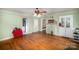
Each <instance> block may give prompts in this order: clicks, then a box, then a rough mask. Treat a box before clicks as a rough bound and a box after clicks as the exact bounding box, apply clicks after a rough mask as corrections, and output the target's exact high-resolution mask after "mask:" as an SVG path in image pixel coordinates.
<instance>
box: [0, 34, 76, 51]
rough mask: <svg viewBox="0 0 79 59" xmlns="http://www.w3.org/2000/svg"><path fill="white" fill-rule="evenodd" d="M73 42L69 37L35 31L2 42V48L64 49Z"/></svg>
mask: <svg viewBox="0 0 79 59" xmlns="http://www.w3.org/2000/svg"><path fill="white" fill-rule="evenodd" d="M71 44H76V43H74V42H72V41H71V40H69V39H66V38H62V37H57V36H51V35H48V34H44V33H34V34H30V35H26V36H23V37H19V38H14V39H9V40H6V41H1V42H0V50H63V49H64V48H66V47H67V46H69V45H71Z"/></svg>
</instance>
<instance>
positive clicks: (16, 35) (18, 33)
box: [12, 28, 23, 38]
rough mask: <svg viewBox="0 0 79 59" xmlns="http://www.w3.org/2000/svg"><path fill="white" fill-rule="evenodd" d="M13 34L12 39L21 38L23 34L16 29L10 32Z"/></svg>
mask: <svg viewBox="0 0 79 59" xmlns="http://www.w3.org/2000/svg"><path fill="white" fill-rule="evenodd" d="M12 34H13V37H14V38H16V37H20V36H23V32H22V30H21V29H18V28H15V29H14V30H13V32H12Z"/></svg>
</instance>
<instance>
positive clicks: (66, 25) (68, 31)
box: [58, 15, 73, 38]
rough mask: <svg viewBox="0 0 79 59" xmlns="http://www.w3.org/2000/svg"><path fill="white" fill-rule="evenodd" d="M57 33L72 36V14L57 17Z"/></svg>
mask: <svg viewBox="0 0 79 59" xmlns="http://www.w3.org/2000/svg"><path fill="white" fill-rule="evenodd" d="M58 35H59V36H64V37H69V38H73V15H67V16H60V17H59V21H58Z"/></svg>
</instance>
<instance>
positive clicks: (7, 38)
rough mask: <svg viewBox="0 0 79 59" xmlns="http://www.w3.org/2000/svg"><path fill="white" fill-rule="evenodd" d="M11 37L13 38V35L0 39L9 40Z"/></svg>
mask: <svg viewBox="0 0 79 59" xmlns="http://www.w3.org/2000/svg"><path fill="white" fill-rule="evenodd" d="M11 38H13V37H6V38H2V39H0V41H3V40H9V39H11Z"/></svg>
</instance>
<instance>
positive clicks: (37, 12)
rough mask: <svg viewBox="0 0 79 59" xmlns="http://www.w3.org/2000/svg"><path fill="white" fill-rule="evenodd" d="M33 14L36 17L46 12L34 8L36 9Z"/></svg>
mask: <svg viewBox="0 0 79 59" xmlns="http://www.w3.org/2000/svg"><path fill="white" fill-rule="evenodd" d="M35 13H36V14H37V15H39V14H43V13H47V11H44V10H40V9H39V8H36V9H35Z"/></svg>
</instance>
